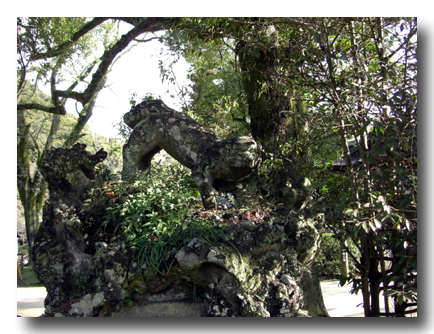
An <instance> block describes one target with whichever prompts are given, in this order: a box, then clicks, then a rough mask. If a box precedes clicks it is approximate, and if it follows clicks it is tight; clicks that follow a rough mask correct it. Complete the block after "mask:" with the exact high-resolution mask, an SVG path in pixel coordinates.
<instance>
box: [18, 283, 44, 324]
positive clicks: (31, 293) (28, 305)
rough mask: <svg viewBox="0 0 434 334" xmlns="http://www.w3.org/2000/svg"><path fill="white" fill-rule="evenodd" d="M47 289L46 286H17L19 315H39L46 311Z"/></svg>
mask: <svg viewBox="0 0 434 334" xmlns="http://www.w3.org/2000/svg"><path fill="white" fill-rule="evenodd" d="M46 295H47V291H46V290H45V288H44V287H37V288H34V287H29V288H24V287H23V288H17V315H20V316H22V317H39V316H40V315H41V314H42V313H44V309H45V308H44V299H45V296H46Z"/></svg>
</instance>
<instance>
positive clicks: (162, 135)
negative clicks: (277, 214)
mask: <svg viewBox="0 0 434 334" xmlns="http://www.w3.org/2000/svg"><path fill="white" fill-rule="evenodd" d="M124 122H125V123H126V124H127V125H128V126H129V127H131V128H132V129H133V131H132V133H131V135H130V138H129V140H128V142H127V143H126V144H125V145H124V148H123V171H124V172H125V173H126V174H127V175H129V176H133V175H134V174H135V173H136V172H137V170H144V169H146V168H148V167H149V166H150V165H151V160H152V157H153V156H154V155H155V154H157V153H158V152H159V151H160V150H161V149H164V150H165V151H166V152H167V153H168V154H169V155H171V156H172V157H173V158H175V159H176V160H178V161H179V162H180V163H181V164H182V165H184V166H186V167H188V168H190V169H191V170H192V177H193V180H194V181H195V182H196V184H197V186H198V188H199V191H200V193H201V196H202V202H203V204H204V206H205V207H206V208H216V206H217V204H216V198H215V191H214V188H215V189H217V190H219V191H220V190H221V191H230V189H232V190H234V189H235V188H236V187H235V185H236V183H237V181H238V180H239V179H242V178H244V177H246V176H247V175H249V174H251V173H252V171H253V170H254V169H255V167H257V166H258V164H259V162H260V158H259V152H258V145H257V144H256V142H255V141H254V140H253V139H252V138H250V137H248V136H236V137H232V138H229V139H226V140H223V139H221V138H219V137H218V136H217V135H215V134H214V133H212V132H210V131H209V130H207V129H205V128H204V127H203V126H201V125H200V124H199V123H197V122H196V121H194V120H193V119H192V118H191V117H189V116H188V115H186V114H184V113H180V112H177V111H175V110H173V109H171V108H169V107H167V106H166V105H165V104H164V103H163V101H161V100H155V101H143V102H141V103H140V104H138V105H136V106H135V107H133V108H132V109H131V110H130V111H129V112H128V113H126V114H125V116H124Z"/></svg>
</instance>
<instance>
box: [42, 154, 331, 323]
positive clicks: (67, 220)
mask: <svg viewBox="0 0 434 334" xmlns="http://www.w3.org/2000/svg"><path fill="white" fill-rule="evenodd" d="M58 150H59V151H52V152H51V154H50V155H49V158H48V160H47V161H46V170H45V172H44V171H43V172H44V173H46V175H47V176H48V177H47V181H48V183H49V187H50V199H49V200H48V201H47V203H46V205H45V206H44V213H43V223H42V225H41V227H40V229H39V231H38V233H37V236H36V238H35V246H34V261H35V263H34V270H35V271H36V273H37V274H38V277H39V279H40V280H41V281H42V282H43V283H44V285H45V287H46V288H47V298H46V300H45V306H46V312H45V313H46V316H56V317H59V316H79V317H89V316H104V317H110V316H113V317H126V316H130V317H136V316H176V317H183V316H184V317H186V316H189V317H190V316H216V317H229V316H242V317H294V316H327V311H326V309H325V307H324V303H323V300H322V295H321V290H320V287H319V283H318V281H317V279H316V278H315V275H314V274H313V273H312V271H311V268H312V259H313V257H314V256H315V253H316V247H317V241H318V235H319V230H320V225H321V224H320V222H319V221H318V220H313V219H311V218H310V217H306V216H305V214H302V212H301V211H298V212H295V213H294V214H287V215H283V216H280V217H279V216H275V217H273V219H272V220H270V221H269V222H264V221H260V220H257V221H253V220H242V221H240V220H236V219H231V221H229V220H228V224H227V225H226V227H224V226H222V227H221V229H222V230H221V234H220V237H219V239H217V240H218V241H212V242H210V241H209V240H207V239H205V238H194V239H192V240H191V241H190V242H189V243H188V244H186V245H184V246H183V247H181V248H180V249H176V248H172V249H170V250H169V251H168V253H167V254H166V257H165V260H166V261H169V262H171V263H172V266H171V267H170V270H169V271H168V272H163V271H160V272H161V273H158V274H153V273H151V272H150V271H149V270H148V267H147V265H146V263H144V264H143V265H140V266H139V264H138V262H137V261H136V258H134V257H133V253H132V251H131V250H130V248H129V246H128V243H127V242H126V240H124V237H123V234H122V233H121V232H118V233H117V234H113V235H110V236H108V235H106V236H104V237H103V238H99V237H98V235H99V234H97V233H96V231H97V229H96V227H99V226H101V222H102V219H103V218H102V217H103V215H104V210H103V208H104V207H105V205H106V204H107V201H109V200H110V197H107V198H106V199H104V196H103V195H102V197H101V198H100V199H98V201H97V202H95V203H99V205H98V206H96V205H93V206H90V207H89V206H88V207H86V206H84V201H85V199H86V196H88V195H86V194H88V193H89V190H90V187H91V185H92V182H90V181H91V180H92V179H93V178H94V177H95V173H96V172H95V169H94V167H95V165H96V164H93V163H87V165H86V166H87V167H86V168H88V169H89V171H87V172H83V167H82V166H83V164H85V161H88V162H89V161H90V162H92V161H96V160H95V157H94V156H92V155H90V154H88V153H87V152H86V151H84V150H83V149H82V147H81V146H76V147H74V148H72V149H58ZM71 156H75V157H76V158H75V159H74V160H71V159H70V157H71ZM50 159H52V160H50ZM86 159H87V160H86ZM97 160H98V159H97ZM74 163H75V165H74ZM80 171H81V172H82V173H83V174H81V172H80ZM67 174H73V175H80V177H78V178H76V180H75V181H74V182H72V181H71V182H70V183H68V184H66V183H65V181H64V180H65V175H67ZM65 184H66V185H65ZM104 201H106V202H104Z"/></svg>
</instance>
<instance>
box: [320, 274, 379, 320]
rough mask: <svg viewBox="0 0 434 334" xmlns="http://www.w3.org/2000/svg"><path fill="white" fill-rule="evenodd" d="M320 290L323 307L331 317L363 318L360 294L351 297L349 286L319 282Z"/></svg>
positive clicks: (333, 282)
mask: <svg viewBox="0 0 434 334" xmlns="http://www.w3.org/2000/svg"><path fill="white" fill-rule="evenodd" d="M321 290H322V295H323V298H324V303H325V306H326V308H327V311H328V312H329V315H330V316H331V317H364V316H365V315H364V310H363V297H362V292H359V294H358V295H351V294H350V290H351V286H349V285H346V286H344V287H341V286H340V285H339V282H338V281H327V282H321ZM380 304H381V303H380ZM381 306H382V304H381Z"/></svg>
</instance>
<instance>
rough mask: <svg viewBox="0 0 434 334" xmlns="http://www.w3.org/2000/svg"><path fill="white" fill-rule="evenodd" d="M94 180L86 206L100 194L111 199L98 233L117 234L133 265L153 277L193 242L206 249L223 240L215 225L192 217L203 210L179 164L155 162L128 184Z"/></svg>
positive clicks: (107, 177)
mask: <svg viewBox="0 0 434 334" xmlns="http://www.w3.org/2000/svg"><path fill="white" fill-rule="evenodd" d="M96 182H97V186H96V187H95V188H93V190H92V191H91V193H90V195H91V197H90V199H89V200H88V205H90V204H91V202H92V200H94V199H96V198H98V197H100V196H109V198H110V200H109V205H108V206H107V207H106V208H105V212H106V213H105V216H104V221H103V223H102V226H101V229H103V230H108V229H111V230H113V232H114V233H122V234H123V236H124V238H125V241H126V242H127V244H128V245H129V247H130V248H131V250H132V251H133V254H134V261H136V262H137V264H138V267H139V268H143V267H145V268H147V269H148V270H149V271H150V273H152V274H156V273H160V274H164V272H168V271H169V270H170V268H171V266H172V264H173V262H174V261H175V258H174V256H172V257H171V258H170V256H169V257H168V256H167V255H168V254H173V255H174V253H175V251H177V250H179V249H180V248H182V247H183V246H185V245H186V244H188V243H189V242H190V241H191V240H193V239H194V238H199V239H202V240H204V241H205V242H207V243H209V244H210V245H212V243H213V242H215V241H217V240H224V236H223V226H222V225H221V224H220V223H219V222H217V221H216V220H214V219H212V218H204V217H200V216H197V215H196V216H195V215H194V212H195V211H196V210H198V209H200V208H202V202H201V201H200V193H199V191H198V189H197V187H196V185H195V183H194V182H193V181H192V179H191V177H190V172H189V170H188V169H186V168H184V167H182V166H180V165H169V166H167V165H162V164H154V165H153V166H152V168H151V169H148V170H146V171H145V172H140V173H138V175H137V176H136V177H135V180H134V181H131V182H126V181H116V179H115V176H114V175H105V176H104V177H101V178H99V179H98V180H96ZM144 264H146V266H143V265H144ZM140 270H141V269H140Z"/></svg>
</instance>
